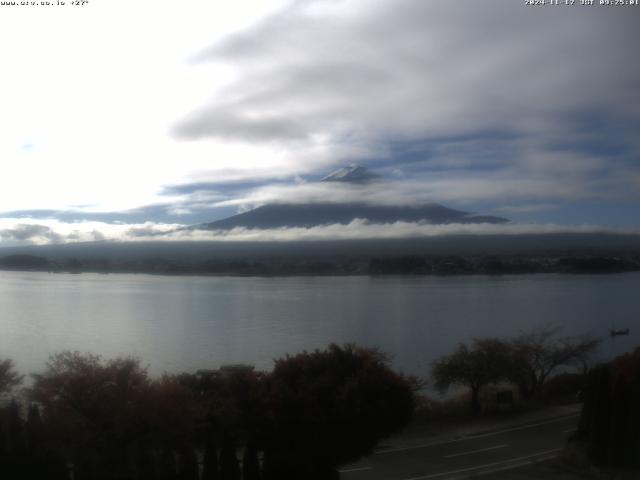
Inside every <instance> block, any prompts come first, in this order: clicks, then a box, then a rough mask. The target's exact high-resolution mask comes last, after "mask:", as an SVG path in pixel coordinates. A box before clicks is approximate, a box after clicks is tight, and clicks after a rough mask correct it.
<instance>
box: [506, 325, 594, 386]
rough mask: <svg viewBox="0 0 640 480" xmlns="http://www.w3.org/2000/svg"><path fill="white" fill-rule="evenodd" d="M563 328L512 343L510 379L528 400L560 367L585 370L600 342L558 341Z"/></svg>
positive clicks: (545, 330) (536, 332) (582, 339)
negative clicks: (574, 367)
mask: <svg viewBox="0 0 640 480" xmlns="http://www.w3.org/2000/svg"><path fill="white" fill-rule="evenodd" d="M559 331H560V328H559V327H549V326H548V327H543V328H540V329H538V330H534V331H533V332H529V333H523V334H521V335H519V336H518V337H516V338H514V339H512V340H511V341H510V347H511V357H512V358H511V361H510V362H509V366H510V368H509V375H508V378H509V380H511V381H512V382H513V383H515V384H516V386H517V387H518V390H519V391H520V394H521V395H522V396H523V397H524V398H531V397H533V396H535V395H536V394H537V393H538V392H539V390H540V388H541V387H542V386H543V385H544V383H545V382H546V380H547V379H548V378H549V376H550V375H551V374H552V373H553V372H554V371H555V370H556V369H558V368H559V367H563V366H583V365H585V364H586V363H587V362H588V360H589V357H590V355H591V354H592V353H593V351H594V350H595V349H596V347H597V346H598V344H599V343H600V340H598V339H595V338H590V337H558V333H559Z"/></svg>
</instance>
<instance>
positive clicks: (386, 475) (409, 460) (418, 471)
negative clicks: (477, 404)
mask: <svg viewBox="0 0 640 480" xmlns="http://www.w3.org/2000/svg"><path fill="white" fill-rule="evenodd" d="M577 423H578V414H572V415H568V416H564V417H560V418H554V419H547V420H541V421H538V422H535V423H530V424H525V425H520V426H513V427H510V428H505V429H503V430H497V431H493V432H487V433H482V434H478V435H473V436H468V437H462V438H457V439H452V440H443V441H434V442H425V443H424V444H421V445H415V446H411V447H403V448H390V449H387V450H381V451H378V452H376V453H374V454H373V455H371V456H370V457H367V458H365V459H363V460H361V461H360V462H358V463H356V464H353V465H349V466H345V467H343V468H341V469H340V478H341V479H342V480H431V479H433V480H452V479H454V478H455V479H457V478H464V477H467V476H471V475H482V474H488V473H493V472H498V471H502V470H508V469H511V468H516V467H520V466H524V465H528V464H530V463H534V462H540V461H545V460H550V459H552V458H554V457H555V456H556V455H557V454H558V453H559V452H560V450H561V449H562V448H563V447H564V445H565V444H566V441H567V438H568V437H569V435H570V434H571V432H573V431H574V430H575V428H576V425H577Z"/></svg>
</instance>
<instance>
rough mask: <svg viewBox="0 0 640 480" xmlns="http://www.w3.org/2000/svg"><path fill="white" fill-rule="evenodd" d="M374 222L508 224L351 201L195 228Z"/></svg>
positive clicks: (276, 208)
mask: <svg viewBox="0 0 640 480" xmlns="http://www.w3.org/2000/svg"><path fill="white" fill-rule="evenodd" d="M357 218H359V219H366V220H368V221H370V222H372V223H393V222H398V221H403V222H419V221H425V222H430V223H436V224H445V223H504V222H508V220H507V219H505V218H501V217H492V216H473V215H469V214H468V213H466V212H462V211H459V210H453V209H451V208H447V207H445V206H443V205H439V204H436V203H432V204H428V205H421V206H415V207H412V206H373V205H367V204H359V203H350V204H334V203H318V204H303V205H297V204H270V205H264V206H262V207H258V208H256V209H254V210H250V211H248V212H244V213H240V214H238V215H234V216H232V217H229V218H225V219H222V220H218V221H215V222H210V223H204V224H200V225H197V226H195V227H193V228H196V229H200V230H229V229H232V228H236V227H245V228H260V229H264V228H282V227H306V228H308V227H313V226H318V225H329V224H348V223H351V222H352V221H353V220H355V219H357Z"/></svg>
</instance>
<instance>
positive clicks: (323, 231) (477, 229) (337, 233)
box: [150, 219, 640, 242]
mask: <svg viewBox="0 0 640 480" xmlns="http://www.w3.org/2000/svg"><path fill="white" fill-rule="evenodd" d="M562 233H585V234H586V233H621V234H622V233H625V234H640V229H610V228H605V227H601V226H597V225H574V226H568V225H554V224H522V225H516V224H501V225H496V224H447V225H433V224H428V223H421V222H417V223H415V222H395V223H390V224H373V223H369V222H368V221H366V220H360V219H356V220H354V221H352V222H351V223H349V224H348V225H342V224H335V225H322V226H317V227H310V228H276V229H247V228H234V229H232V230H213V231H209V230H188V231H174V232H170V233H168V234H167V235H166V236H165V237H164V239H165V240H198V241H223V242H244V241H251V242H255V241H269V242H274V241H275V242H279V241H282V242H285V241H286V242H288V241H330V240H365V239H400V238H428V237H441V236H450V235H525V234H532V235H538V234H539V235H545V234H562ZM150 238H151V237H150ZM152 238H156V239H157V237H152Z"/></svg>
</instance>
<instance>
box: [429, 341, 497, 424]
mask: <svg viewBox="0 0 640 480" xmlns="http://www.w3.org/2000/svg"><path fill="white" fill-rule="evenodd" d="M508 362H509V346H508V344H507V343H506V342H504V341H502V340H499V339H497V338H486V339H474V340H473V342H472V345H471V347H468V346H467V345H465V344H464V343H460V344H459V345H458V348H457V349H456V350H455V351H454V352H453V353H452V354H450V355H446V356H444V357H441V358H440V359H439V360H437V361H436V362H435V363H434V364H433V371H432V373H433V377H434V378H435V386H436V388H438V389H439V390H440V391H442V392H444V391H445V390H447V389H448V388H449V387H450V386H451V385H455V384H458V385H464V386H467V387H469V388H470V389H471V406H472V408H473V411H474V412H476V413H477V412H479V411H480V389H481V388H482V387H483V386H485V385H487V384H489V383H493V382H498V381H500V380H503V379H504V378H506V376H507V370H506V366H507V365H508Z"/></svg>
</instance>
